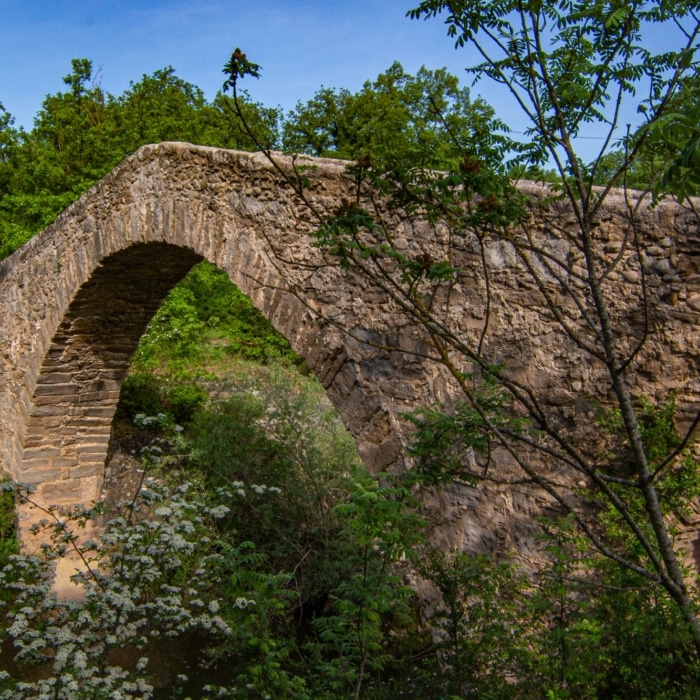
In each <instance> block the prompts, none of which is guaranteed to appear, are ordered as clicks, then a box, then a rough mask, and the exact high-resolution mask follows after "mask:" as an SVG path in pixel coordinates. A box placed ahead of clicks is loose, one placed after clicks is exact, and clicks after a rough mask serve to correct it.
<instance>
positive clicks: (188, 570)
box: [0, 483, 255, 700]
mask: <svg viewBox="0 0 700 700" xmlns="http://www.w3.org/2000/svg"><path fill="white" fill-rule="evenodd" d="M143 500H144V501H145V503H146V506H147V507H146V508H145V509H144V511H143V513H142V514H140V515H138V516H137V515H135V510H136V506H134V508H132V509H131V510H128V511H127V512H125V513H123V514H118V515H117V516H116V517H113V518H111V519H110V520H108V522H107V523H106V524H105V525H104V533H103V536H102V537H101V538H100V540H99V541H95V540H93V541H90V542H87V543H85V545H80V544H79V543H78V542H79V541H78V539H77V538H76V536H75V535H74V533H73V531H72V529H71V528H73V527H76V526H80V525H81V524H84V523H85V522H86V521H87V520H90V519H91V518H93V517H95V515H96V513H97V511H93V510H91V509H85V508H78V509H76V511H75V512H73V513H69V514H67V515H62V516H61V517H60V518H58V517H57V516H56V517H53V514H52V513H48V516H49V517H47V520H46V523H45V524H44V525H42V526H41V529H43V530H44V532H45V533H46V532H48V533H50V534H52V535H53V542H52V544H50V545H47V546H45V547H44V549H43V552H42V554H41V555H40V556H28V555H17V556H13V557H11V558H10V563H9V564H8V566H6V567H5V569H4V570H2V571H0V586H2V587H3V588H6V589H8V590H10V591H11V592H12V594H13V595H14V600H13V601H12V603H11V604H10V605H9V611H8V613H7V617H8V623H7V634H8V636H9V637H10V638H11V639H12V640H13V642H14V645H15V649H16V657H15V658H16V659H17V660H18V661H19V662H22V663H25V664H44V665H45V666H47V667H48V668H50V669H51V673H50V674H49V676H48V677H47V678H42V679H39V680H35V681H32V682H20V681H16V680H13V679H11V678H10V677H9V675H8V674H7V673H3V674H2V675H0V686H1V688H2V689H0V700H43V699H44V698H46V699H48V698H51V699H52V700H83V699H84V698H97V697H101V698H111V699H113V700H132V699H133V700H137V699H138V700H148V699H149V698H152V697H153V688H152V686H151V685H150V684H149V683H148V677H147V675H146V670H147V666H148V657H147V655H146V653H145V652H146V648H145V647H146V645H147V644H148V642H149V641H150V640H153V639H158V638H162V637H177V636H179V635H182V634H184V633H187V632H189V631H191V630H197V629H199V630H206V631H207V633H208V634H211V635H214V636H218V637H220V638H221V639H225V638H226V637H230V636H231V635H232V634H233V632H232V630H231V629H230V627H229V626H228V624H227V623H226V621H225V620H224V619H223V618H222V617H221V615H220V611H221V602H220V601H219V600H218V599H217V598H216V597H215V596H213V592H214V591H215V590H216V588H217V585H219V584H220V580H219V576H220V574H219V573H218V572H219V571H220V570H221V562H222V561H223V557H222V554H221V553H220V552H219V551H217V549H216V548H217V545H218V540H212V539H211V538H210V537H209V536H208V535H207V532H208V530H206V526H205V523H207V522H209V523H211V522H212V520H216V519H220V518H223V517H225V516H226V515H227V514H228V513H229V508H228V507H227V506H224V505H220V504H211V503H206V502H203V501H201V500H200V499H198V498H197V497H196V495H195V493H194V489H193V487H191V486H190V485H188V484H185V485H183V486H181V487H179V488H178V489H177V490H176V491H174V492H173V491H171V490H169V489H167V488H166V487H164V486H163V485H159V484H157V483H152V484H150V485H149V488H148V490H147V492H146V494H145V495H144V499H143ZM132 505H133V504H132ZM67 548H72V550H73V552H74V553H76V554H77V555H78V556H80V557H82V558H83V561H84V562H85V564H86V567H85V570H84V571H76V573H75V574H74V576H73V577H72V578H73V580H74V582H75V583H76V584H78V585H79V586H81V587H82V590H83V596H82V598H80V599H77V600H59V599H58V598H57V597H56V595H55V594H54V593H53V592H52V584H53V578H54V569H55V561H56V559H57V557H59V556H61V555H62V553H63V552H65V551H66V549H67ZM234 605H235V607H236V608H239V609H241V610H245V609H248V608H250V607H252V606H254V605H255V601H254V600H252V599H249V598H246V597H240V598H237V599H236V601H235V603H234ZM125 647H132V648H136V649H142V650H143V652H144V655H143V656H142V657H141V658H140V659H139V661H138V663H137V664H136V667H135V669H134V670H132V671H127V670H125V669H123V668H120V667H118V666H111V665H109V663H108V660H109V659H111V658H113V652H114V650H116V649H123V648H125ZM224 690H225V691H226V693H229V690H226V689H224ZM217 692H218V689H217ZM221 697H224V696H221Z"/></svg>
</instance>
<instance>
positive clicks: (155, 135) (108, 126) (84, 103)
mask: <svg viewBox="0 0 700 700" xmlns="http://www.w3.org/2000/svg"><path fill="white" fill-rule="evenodd" d="M98 77H99V76H96V75H95V74H94V73H93V69H92V63H91V61H89V60H88V59H84V58H81V59H74V60H73V61H72V72H71V73H70V74H69V75H67V76H65V78H64V79H63V82H64V84H65V85H66V90H65V92H58V93H56V94H54V95H48V96H47V97H46V99H45V100H44V103H43V105H42V108H41V109H40V111H39V112H38V114H37V115H36V117H35V120H34V126H33V128H32V129H31V130H30V131H28V132H25V131H23V130H17V129H15V128H13V126H12V123H13V120H12V118H11V116H10V115H9V114H7V113H6V112H5V111H4V110H2V109H0V258H2V257H6V256H7V255H9V254H10V253H11V252H12V251H14V250H15V249H16V248H18V247H19V246H20V245H21V244H22V243H24V242H26V241H27V240H28V239H29V238H30V237H31V236H32V235H34V234H35V233H37V232H38V231H41V230H42V229H44V228H46V226H48V225H49V224H50V223H51V222H52V221H53V220H54V219H55V218H56V216H57V215H58V214H59V213H60V212H61V211H63V210H64V209H65V208H66V207H68V205H70V204H71V203H72V202H74V201H75V200H77V199H78V198H79V197H80V196H81V195H82V194H83V193H84V192H85V191H86V190H87V189H88V188H89V187H91V186H92V185H93V184H95V183H96V182H97V181H98V180H99V179H100V178H101V177H103V176H104V175H106V174H107V173H108V172H109V171H110V170H112V169H113V168H114V167H115V166H116V165H117V164H118V163H119V162H120V161H122V160H123V159H124V158H125V157H126V156H128V155H130V154H131V153H133V152H134V151H136V150H137V149H138V148H139V147H140V146H143V145H144V144H147V143H157V142H160V141H186V142H190V143H197V144H202V145H207V146H218V147H223V148H237V149H248V150H250V149H254V148H255V147H256V146H255V144H254V142H253V141H251V140H250V138H248V137H247V136H246V135H245V133H244V131H243V130H242V129H241V126H240V122H239V121H238V120H237V119H236V118H232V115H231V108H230V104H229V98H228V97H226V96H224V95H222V94H218V95H217V96H216V97H215V99H214V101H213V102H211V103H209V102H207V101H206V100H205V98H204V94H203V93H202V91H201V90H200V89H199V88H198V87H196V86H194V85H192V84H191V83H187V82H186V81H184V80H182V79H180V78H178V77H177V76H176V75H175V71H174V69H173V68H172V67H167V68H163V69H161V70H157V71H155V72H154V73H153V74H152V75H144V76H143V77H142V79H141V80H140V81H139V82H137V83H133V82H132V83H130V85H129V88H128V89H127V90H126V91H125V92H124V93H123V94H122V95H119V96H114V95H109V94H106V93H105V92H104V91H103V90H102V88H101V87H100V85H99V79H98ZM241 105H242V112H243V113H244V114H245V117H246V120H247V121H248V122H249V123H250V124H252V125H253V126H254V127H255V128H256V129H257V130H258V131H259V132H261V133H265V134H266V135H267V136H266V138H267V139H268V140H269V141H270V142H271V143H274V142H275V139H276V134H277V130H278V122H279V119H280V115H279V113H278V110H276V109H270V108H265V107H262V106H261V105H257V104H253V103H251V102H249V101H247V100H245V97H243V98H242V102H241Z"/></svg>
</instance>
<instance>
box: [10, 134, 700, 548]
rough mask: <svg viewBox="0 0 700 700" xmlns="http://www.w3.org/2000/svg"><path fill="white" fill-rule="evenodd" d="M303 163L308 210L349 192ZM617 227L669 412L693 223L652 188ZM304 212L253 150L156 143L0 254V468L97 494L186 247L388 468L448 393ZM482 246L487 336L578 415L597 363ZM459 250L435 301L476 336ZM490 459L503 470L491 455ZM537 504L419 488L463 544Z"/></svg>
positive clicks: (450, 537)
mask: <svg viewBox="0 0 700 700" xmlns="http://www.w3.org/2000/svg"><path fill="white" fill-rule="evenodd" d="M280 158H281V162H284V159H283V158H282V157H280ZM309 163H310V164H312V165H313V166H314V169H313V170H312V171H310V172H309V173H308V174H309V178H310V188H309V190H308V194H309V196H310V197H311V198H312V199H313V201H314V205H315V206H316V207H317V208H318V209H319V210H320V211H322V212H323V211H327V212H330V211H333V210H334V209H335V208H336V207H337V206H338V201H339V199H340V198H342V197H343V195H344V194H347V193H348V191H349V187H350V183H349V181H348V180H347V178H346V176H345V175H344V167H345V166H344V164H343V163H340V162H337V161H335V162H333V161H327V160H319V159H310V161H309ZM627 211H628V209H627V206H626V203H625V201H624V200H623V199H622V197H621V195H620V196H618V197H617V199H616V198H615V197H612V198H611V200H610V202H609V204H608V206H607V208H606V210H605V211H604V215H603V217H602V220H601V224H600V225H601V227H602V230H603V232H604V234H605V235H606V236H608V237H609V240H610V246H611V250H615V249H616V246H617V248H618V249H619V243H620V241H621V240H622V238H623V236H624V235H625V231H626V230H627V229H628V228H629V220H628V218H627ZM568 221H570V214H569V213H568V212H567V211H566V209H565V208H562V207H560V208H557V207H556V206H555V207H554V208H552V209H551V210H549V212H548V213H547V212H546V213H542V212H541V211H539V212H534V213H533V219H532V221H531V225H532V226H533V227H535V228H536V229H538V230H539V231H540V232H541V233H542V235H544V236H546V235H547V231H548V230H549V229H548V227H550V229H551V227H552V226H553V225H556V226H563V227H565V226H567V225H568V224H567V222H568ZM636 225H637V226H638V227H639V230H640V231H641V232H642V235H643V238H644V240H645V244H646V245H647V249H646V253H645V255H646V256H647V257H646V259H645V260H646V263H647V268H648V275H649V281H650V290H651V293H652V296H653V305H654V309H653V310H654V313H653V329H652V331H653V332H652V334H651V337H650V338H649V340H648V341H647V343H646V345H645V347H644V349H643V352H642V353H641V354H640V355H639V357H638V358H637V359H636V362H637V365H638V368H639V371H638V372H637V376H638V377H640V382H641V385H640V387H639V388H640V390H642V391H644V392H646V393H648V394H650V395H652V396H654V395H656V392H657V390H661V389H665V388H668V387H669V386H672V387H675V388H677V389H678V390H679V392H680V404H681V407H682V409H683V411H685V416H686V418H687V417H688V416H690V415H692V414H693V412H694V411H697V409H698V408H700V381H699V380H698V372H697V369H698V364H697V363H698V356H699V355H700V340H699V339H698V332H697V327H698V326H697V324H698V320H699V316H700V313H699V312H700V244H699V243H698V238H699V237H698V225H697V220H696V219H694V218H693V217H692V216H689V215H688V214H687V212H684V211H683V210H681V209H680V208H678V207H674V205H672V204H665V205H661V206H659V207H657V208H656V209H655V210H653V211H645V213H643V214H640V216H639V219H638V221H637V224H636ZM313 228H314V222H313V220H312V218H311V216H310V214H309V212H308V211H307V210H306V209H305V208H304V206H303V205H302V204H301V203H300V202H299V201H298V200H297V199H296V198H295V196H294V195H293V193H292V192H291V191H290V189H289V187H287V186H286V185H285V183H284V180H283V178H282V177H281V176H280V174H279V173H278V172H277V171H276V170H275V169H274V168H273V167H272V166H271V165H270V164H269V163H268V162H267V160H266V159H265V158H264V157H263V156H262V155H260V154H250V153H239V152H233V151H224V150H220V149H213V148H204V147H196V146H190V145H187V144H176V143H164V144H160V145H157V146H146V147H144V148H142V149H140V150H139V151H138V152H137V153H136V154H134V155H133V156H131V157H130V158H128V159H127V160H126V161H124V163H122V164H121V165H120V166H119V167H117V168H116V169H115V170H114V171H113V172H112V173H110V174H109V175H108V176H107V177H105V178H104V179H103V180H101V181H100V182H99V183H98V184H97V185H96V186H95V187H94V188H93V189H91V190H90V191H89V192H88V193H87V194H85V196H83V197H82V198H81V199H80V200H79V201H78V202H77V203H75V204H74V205H73V206H71V207H70V208H69V209H68V210H67V211H66V212H64V213H63V214H62V215H61V216H59V217H58V219H57V220H56V222H55V223H54V224H52V225H51V226H50V227H49V228H48V229H47V230H46V231H44V232H43V233H42V234H40V235H38V236H36V237H35V238H33V239H32V240H31V241H30V242H29V243H28V244H27V245H25V246H24V247H23V248H22V249H20V250H19V251H17V252H16V253H15V254H14V255H12V256H11V257H10V258H8V259H7V260H5V261H3V262H1V263H0V314H1V318H2V323H1V324H0V467H2V468H4V469H5V470H6V471H8V472H9V473H10V474H11V475H12V476H13V478H15V479H16V480H18V481H22V482H29V483H32V484H35V485H36V487H37V495H38V497H39V498H40V499H42V500H43V502H44V503H46V504H55V505H58V506H69V505H73V504H75V503H78V502H81V503H86V502H90V501H92V500H94V499H96V498H98V497H99V495H100V488H101V484H102V480H103V473H104V463H105V458H106V455H107V445H108V440H109V434H110V426H111V420H112V416H113V414H114V410H115V408H116V404H117V400H118V396H119V388H120V384H121V381H122V379H123V378H124V376H125V373H126V371H127V367H128V364H129V359H130V357H131V354H132V353H133V351H134V349H135V347H136V345H137V343H138V340H139V337H140V336H141V334H142V333H143V331H144V329H145V327H146V325H147V323H148V321H149V319H150V318H151V316H152V314H153V313H154V311H155V310H156V308H157V307H158V305H159V304H160V302H161V301H162V299H163V298H164V296H165V295H166V294H167V292H168V291H169V290H170V289H171V287H172V286H173V285H174V284H175V283H176V282H177V281H178V280H179V279H181V278H182V276H183V275H184V274H185V273H186V272H187V271H188V270H189V269H190V267H191V266H192V265H193V264H195V263H196V262H197V261H198V260H200V259H202V258H206V259H208V260H210V261H211V262H213V263H215V264H216V265H218V266H219V267H220V268H222V269H223V270H226V271H227V273H228V274H229V276H230V277H231V279H232V281H233V282H234V283H235V284H236V285H237V286H238V287H239V288H240V289H241V290H242V291H243V292H244V293H246V294H247V295H248V296H249V297H250V298H251V299H252V301H253V303H254V304H255V305H256V306H257V307H258V308H259V309H261V311H262V312H263V313H264V314H265V316H266V317H267V318H268V319H269V320H270V321H271V322H272V323H273V325H274V326H275V327H276V328H277V329H278V330H279V331H280V332H282V334H283V335H285V336H286V337H287V338H288V339H289V341H290V342H291V344H292V346H293V347H294V349H295V350H296V351H297V352H299V353H300V354H301V355H302V356H303V357H304V358H305V359H306V361H307V362H308V364H309V366H310V367H311V368H312V370H313V371H314V373H315V374H316V376H317V377H318V378H319V379H320V381H321V382H322V384H323V385H324V387H325V389H326V391H327V393H328V396H329V398H330V399H331V401H332V402H333V403H334V405H335V406H336V408H338V410H339V412H340V414H341V416H342V418H343V420H344V422H345V424H346V426H347V427H348V429H349V430H350V431H351V433H352V434H353V435H354V436H355V438H356V440H357V443H358V448H359V451H360V455H361V456H362V458H363V459H364V460H365V462H366V464H367V465H368V467H369V468H370V469H372V470H374V471H378V470H382V469H387V468H401V466H402V464H403V462H402V460H403V457H402V453H401V448H402V445H403V443H404V438H405V425H404V424H403V423H402V421H401V412H402V411H405V410H408V409H410V408H412V407H415V406H418V405H425V404H428V403H430V402H433V401H436V400H442V399H445V398H449V396H450V383H449V378H448V377H447V376H446V374H445V373H444V372H443V371H442V370H441V368H440V367H439V366H436V365H431V364H429V363H427V362H425V361H424V360H422V359H420V357H419V356H418V355H416V354H415V351H416V350H420V348H421V344H422V343H424V342H425V336H424V332H423V331H422V330H421V329H420V328H419V327H414V326H412V325H411V324H410V323H409V321H408V320H407V319H406V318H405V317H404V316H403V315H402V314H400V313H398V312H397V311H396V309H394V308H392V307H391V306H390V305H389V304H387V302H386V298H385V297H383V295H382V293H381V290H380V289H379V288H377V287H371V286H369V285H368V283H366V282H363V281H362V280H360V279H358V278H355V277H352V276H351V275H349V274H347V273H345V272H344V271H342V270H340V269H339V268H338V267H337V266H335V265H332V264H324V262H325V263H329V262H330V261H328V260H324V257H323V254H322V253H321V251H319V250H318V249H316V248H314V247H313V245H312V241H311V239H310V238H309V236H308V234H309V232H310V231H312V230H313ZM441 235H442V234H441V231H440V227H439V226H437V227H432V228H431V227H429V226H428V225H427V224H424V223H421V222H417V223H416V222H413V223H411V224H410V226H409V225H407V223H406V222H402V221H400V220H397V221H396V237H397V244H398V245H403V246H406V247H411V246H417V247H418V248H419V249H423V248H426V249H429V248H430V246H431V245H439V242H440V236H441ZM560 242H561V241H560ZM486 253H487V256H486V257H487V264H488V267H489V270H490V275H491V281H492V282H491V283H492V291H493V302H494V303H493V308H492V309H491V318H490V322H489V338H488V351H489V352H490V353H491V355H492V357H493V358H494V361H497V362H503V363H505V364H506V365H507V366H508V367H509V371H510V372H512V373H513V376H516V377H517V378H519V379H520V380H521V381H525V382H527V383H529V384H530V385H531V386H533V387H536V388H537V389H538V390H539V391H541V392H543V394H544V395H545V396H546V400H547V404H548V405H549V406H551V407H553V410H557V411H560V413H561V416H562V419H565V420H569V421H571V424H572V425H578V426H579V427H581V426H583V428H582V429H585V421H587V420H590V405H587V404H586V402H585V401H583V400H582V399H581V397H582V396H583V397H585V396H587V395H592V396H601V392H603V391H604V387H605V383H604V382H603V381H602V380H601V378H602V377H603V371H602V368H601V367H597V366H596V365H595V363H591V362H589V361H588V360H586V359H585V358H584V357H583V356H581V353H580V352H579V351H577V349H576V348H574V347H572V345H571V343H570V342H569V341H568V340H567V338H566V337H564V336H563V334H562V333H561V332H560V331H557V329H556V328H554V327H552V325H551V324H549V325H548V324H547V322H546V320H543V318H542V317H541V315H540V314H538V313H537V312H536V310H535V309H533V305H536V304H537V303H539V302H538V301H537V293H536V290H535V289H533V287H532V285H531V284H529V282H528V280H527V277H526V276H525V275H523V274H522V269H521V267H519V266H518V262H517V260H516V259H515V256H514V255H513V254H512V251H510V250H509V248H508V244H507V243H505V242H496V243H494V244H492V245H491V246H490V247H489V248H488V249H487V251H486ZM563 254H566V251H563ZM463 256H464V260H462V261H460V264H461V265H462V267H463V269H464V270H466V271H467V273H466V274H465V280H466V281H465V282H464V283H462V284H461V285H459V286H458V287H457V288H455V290H454V295H455V297H454V304H453V312H454V313H455V314H457V315H458V316H459V323H460V327H461V328H463V329H464V331H465V332H473V333H479V332H480V330H481V328H482V327H483V322H484V314H485V309H484V304H483V276H482V272H481V271H482V267H481V265H482V261H481V256H480V253H479V251H478V248H474V249H471V248H469V246H467V247H465V249H464V251H463ZM616 274H617V275H618V277H617V278H616V279H615V280H614V282H615V285H616V287H615V289H616V290H617V291H616V292H615V293H616V294H619V295H620V299H619V303H618V304H617V307H618V309H619V310H620V314H621V318H622V317H624V318H626V319H627V321H625V322H629V324H630V327H631V328H633V327H634V326H635V324H636V326H637V327H639V325H640V324H642V323H643V320H641V319H640V314H639V298H638V289H639V287H638V284H636V282H637V281H636V280H635V279H634V274H633V273H632V272H630V274H629V275H627V276H625V274H624V273H623V274H618V273H616ZM289 290H293V291H294V293H289ZM340 328H342V329H344V330H345V331H346V332H341V331H340V330H339V329H340ZM347 331H350V332H349V333H348V332H347ZM379 346H383V347H384V349H380V348H379ZM389 347H390V348H395V349H394V350H388V349H386V348H389ZM419 354H420V353H419ZM603 398H604V397H603ZM496 460H497V461H498V460H502V463H501V464H500V466H501V467H502V468H504V469H506V470H507V469H508V464H507V457H506V456H504V455H496ZM497 466H498V465H497ZM543 505H545V503H544V502H543V501H542V498H541V494H538V493H537V492H536V491H535V490H534V489H533V487H529V486H527V485H522V486H519V487H517V488H514V487H509V488H501V487H497V486H488V485H484V486H481V487H480V488H479V489H474V488H471V487H469V486H466V485H460V484H453V485H452V486H450V487H449V488H447V489H446V490H444V491H443V492H441V493H439V494H438V493H435V494H432V493H429V494H428V495H426V497H425V498H424V506H425V512H426V514H427V516H428V518H429V520H431V521H432V525H433V539H434V541H435V543H436V544H438V545H442V546H445V547H457V548H460V549H463V550H470V551H489V550H492V549H494V548H503V549H509V548H512V547H513V546H515V547H517V548H518V549H520V550H521V551H525V552H527V550H528V545H527V542H528V541H529V539H530V538H529V534H528V533H531V531H532V528H533V515H536V514H537V513H538V512H539V510H540V509H541V508H542V507H543Z"/></svg>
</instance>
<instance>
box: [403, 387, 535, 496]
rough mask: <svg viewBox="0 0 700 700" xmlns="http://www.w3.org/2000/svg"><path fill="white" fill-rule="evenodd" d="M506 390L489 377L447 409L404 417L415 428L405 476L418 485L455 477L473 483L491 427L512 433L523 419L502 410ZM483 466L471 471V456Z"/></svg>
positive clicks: (489, 443) (488, 443)
mask: <svg viewBox="0 0 700 700" xmlns="http://www.w3.org/2000/svg"><path fill="white" fill-rule="evenodd" d="M506 401H507V394H506V393H505V392H504V391H503V389H502V388H500V387H499V386H498V384H497V382H495V381H494V379H493V378H490V379H487V380H486V381H484V383H483V384H482V385H481V386H480V387H479V389H478V391H477V392H475V395H474V397H473V400H472V401H456V402H455V404H454V408H453V410H451V411H446V410H445V409H444V407H443V406H440V405H436V406H432V407H428V408H418V409H416V410H414V411H412V412H411V413H408V414H407V415H406V418H407V419H408V420H409V421H410V422H411V423H412V424H413V426H414V432H413V436H412V440H411V444H410V446H409V450H408V451H409V454H410V455H411V456H412V457H414V458H415V464H414V467H413V469H412V470H411V474H410V475H409V476H408V478H409V480H412V481H415V482H416V483H418V484H420V485H421V486H428V487H429V486H437V485H444V484H446V483H449V482H450V481H453V480H454V479H462V480H465V481H467V482H470V483H477V482H478V481H479V479H481V478H483V477H484V476H485V475H486V470H487V469H488V461H489V459H490V452H491V446H492V435H493V431H494V429H497V430H499V431H501V432H502V433H504V434H510V435H511V436H517V435H518V434H519V433H520V432H521V430H522V426H523V423H524V421H523V420H522V419H519V418H513V417H511V416H509V415H508V414H507V413H506V411H505V410H504V405H505V403H506ZM475 456H477V457H480V458H482V459H483V460H484V463H485V465H486V466H485V467H484V469H483V470H482V471H480V472H478V473H477V472H475V468H474V457H475Z"/></svg>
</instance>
